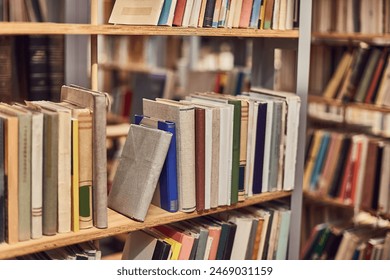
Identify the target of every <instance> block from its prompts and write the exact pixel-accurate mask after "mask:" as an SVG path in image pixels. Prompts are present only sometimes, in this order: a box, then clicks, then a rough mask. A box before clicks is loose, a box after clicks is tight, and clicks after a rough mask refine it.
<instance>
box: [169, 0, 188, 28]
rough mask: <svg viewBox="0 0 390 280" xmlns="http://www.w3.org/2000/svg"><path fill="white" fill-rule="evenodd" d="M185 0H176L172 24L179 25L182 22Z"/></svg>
mask: <svg viewBox="0 0 390 280" xmlns="http://www.w3.org/2000/svg"><path fill="white" fill-rule="evenodd" d="M186 4H187V0H177V3H176V8H175V15H174V16H173V22H172V25H174V26H181V25H182V23H183V16H184V11H185V9H186Z"/></svg>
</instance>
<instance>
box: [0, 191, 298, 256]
mask: <svg viewBox="0 0 390 280" xmlns="http://www.w3.org/2000/svg"><path fill="white" fill-rule="evenodd" d="M291 193H292V192H291V191H281V192H270V193H264V194H259V195H256V196H253V197H251V198H248V199H246V200H245V201H243V202H238V203H237V204H234V205H230V206H223V207H218V208H216V209H212V210H208V211H203V212H192V213H183V212H176V213H169V212H167V211H164V210H162V209H161V208H158V207H156V206H154V205H151V207H150V208H149V211H148V214H147V217H146V220H145V222H136V221H134V220H131V219H129V218H127V217H125V216H123V215H121V214H119V213H117V212H115V211H113V210H111V209H108V228H106V229H98V228H90V229H84V230H80V231H79V232H76V233H75V232H69V233H62V234H57V235H54V236H44V237H42V238H40V239H34V240H28V241H23V242H18V243H16V244H11V245H10V244H7V243H4V244H1V245H0V259H10V258H14V257H16V256H21V255H25V254H30V253H34V252H39V251H43V250H49V249H53V248H58V247H63V246H67V245H72V244H76V243H80V242H85V241H89V240H96V239H101V238H104V237H109V236H113V235H117V234H121V233H126V232H131V231H136V230H140V229H144V228H148V227H153V226H156V225H161V224H168V223H172V222H177V221H182V220H187V219H192V218H196V217H200V216H205V215H210V214H215V213H219V212H223V211H227V210H233V209H239V208H242V207H246V206H250V205H254V204H258V203H262V202H266V201H271V200H275V199H280V198H285V197H289V196H291Z"/></svg>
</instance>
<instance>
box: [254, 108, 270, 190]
mask: <svg viewBox="0 0 390 280" xmlns="http://www.w3.org/2000/svg"><path fill="white" fill-rule="evenodd" d="M267 105H268V104H267V103H262V104H259V110H258V113H257V129H256V145H255V159H254V166H253V169H254V170H256V172H254V174H253V186H252V192H253V194H259V193H261V191H262V188H263V185H262V184H263V171H264V170H263V165H264V153H265V151H264V145H265V130H266V123H267Z"/></svg>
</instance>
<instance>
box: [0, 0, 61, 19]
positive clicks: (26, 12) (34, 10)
mask: <svg viewBox="0 0 390 280" xmlns="http://www.w3.org/2000/svg"><path fill="white" fill-rule="evenodd" d="M64 3H65V2H64V0H59V1H51V0H12V1H10V0H0V21H23V22H63V21H64V10H65V4H64Z"/></svg>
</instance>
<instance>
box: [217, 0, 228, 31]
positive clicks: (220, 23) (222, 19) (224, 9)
mask: <svg viewBox="0 0 390 280" xmlns="http://www.w3.org/2000/svg"><path fill="white" fill-rule="evenodd" d="M229 4H230V0H223V1H222V4H221V11H220V12H219V18H218V27H225V23H226V17H227V12H228V10H229Z"/></svg>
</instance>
